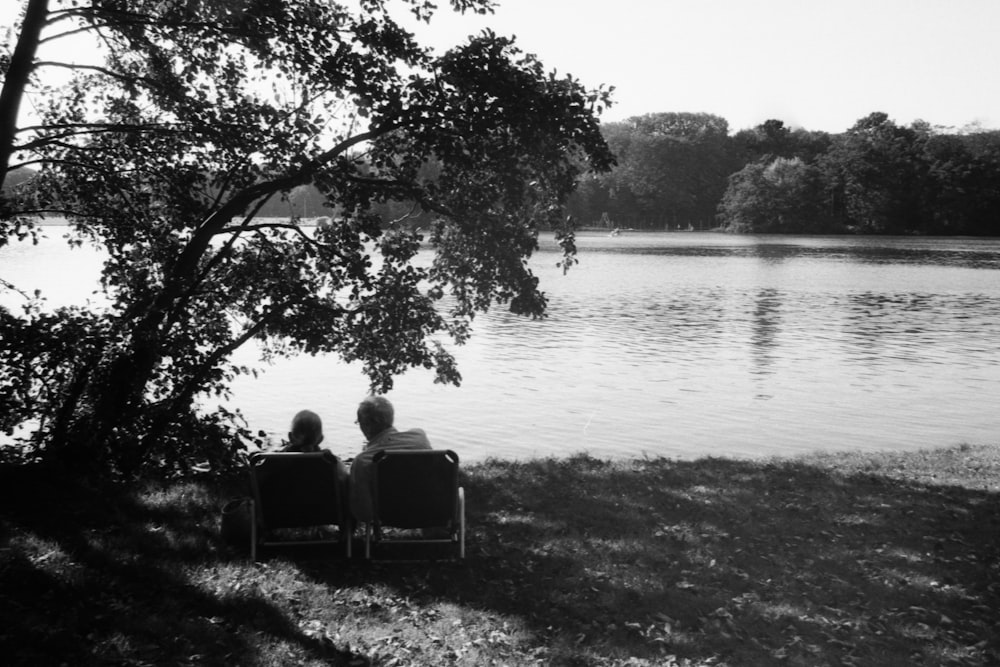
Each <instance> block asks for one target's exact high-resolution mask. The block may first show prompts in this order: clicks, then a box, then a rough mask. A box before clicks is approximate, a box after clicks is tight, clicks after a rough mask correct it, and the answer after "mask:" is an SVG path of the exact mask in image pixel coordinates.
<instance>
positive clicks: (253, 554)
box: [250, 500, 257, 563]
mask: <svg viewBox="0 0 1000 667" xmlns="http://www.w3.org/2000/svg"><path fill="white" fill-rule="evenodd" d="M250 562H251V563H256V562H257V507H256V505H255V504H254V501H253V500H251V501H250Z"/></svg>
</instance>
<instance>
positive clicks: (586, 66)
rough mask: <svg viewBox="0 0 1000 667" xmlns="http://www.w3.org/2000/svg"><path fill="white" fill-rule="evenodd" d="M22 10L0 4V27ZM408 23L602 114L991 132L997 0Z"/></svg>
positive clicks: (852, 0)
mask: <svg viewBox="0 0 1000 667" xmlns="http://www.w3.org/2000/svg"><path fill="white" fill-rule="evenodd" d="M18 4H19V3H18V2H15V0H0V25H10V24H11V23H12V21H13V19H14V16H15V12H16V8H17V5H18ZM438 4H439V5H442V7H447V6H448V4H447V0H438ZM404 16H405V14H403V13H400V14H399V16H398V18H400V19H402V18H403V17H404ZM407 23H408V25H410V26H411V27H413V28H414V29H419V30H420V31H421V34H422V35H423V36H425V38H426V41H427V42H429V43H430V44H432V45H434V46H436V47H438V48H445V47H447V46H450V45H453V44H456V43H458V42H460V41H462V40H464V38H465V37H466V36H467V35H469V34H472V33H477V32H479V31H480V30H481V29H482V28H484V27H487V26H489V27H492V28H493V29H494V31H495V32H497V33H498V34H501V35H516V36H517V41H518V43H519V44H520V46H521V48H522V49H523V50H524V51H527V52H531V53H535V54H537V55H538V56H539V58H540V59H541V60H542V62H543V63H545V65H546V66H547V67H548V68H549V69H552V68H555V69H558V70H559V72H561V73H571V74H573V75H574V76H575V77H577V78H579V79H580V80H581V81H582V82H583V83H584V84H586V85H587V86H596V85H597V84H600V83H605V84H609V85H613V86H615V89H616V90H615V96H614V98H615V100H616V102H617V104H616V105H615V106H614V107H612V109H611V110H610V111H608V112H606V113H605V115H604V116H603V117H602V118H603V119H604V120H622V119H624V118H627V117H629V116H634V115H639V114H644V113H653V112H660V111H692V112H701V111H703V112H707V113H713V114H717V115H719V116H722V117H723V118H725V119H727V120H728V121H729V125H730V130H732V131H736V130H739V129H743V128H747V127H752V126H754V125H757V124H759V123H761V122H763V121H765V120H767V119H768V118H778V119H780V120H783V121H785V122H786V123H787V124H789V125H794V126H801V127H805V128H806V129H810V130H825V131H828V132H840V131H843V130H845V129H847V128H848V127H850V126H851V125H853V124H854V122H855V121H856V120H857V119H859V118H861V117H863V116H866V115H868V114H869V113H870V112H872V111H884V112H886V113H888V114H889V116H890V117H891V118H892V119H894V120H895V121H896V122H897V123H900V124H909V123H911V122H913V121H914V120H917V119H922V120H926V121H928V122H929V123H931V124H933V125H943V126H952V127H962V126H965V125H967V124H969V123H973V122H979V123H980V124H982V126H984V127H986V128H994V129H1000V76H997V71H998V70H1000V0H824V1H823V2H819V1H816V0H499V7H498V9H497V11H496V14H495V15H493V16H488V17H479V16H471V15H470V16H466V17H461V16H457V15H453V13H452V12H451V11H450V10H446V9H442V10H441V11H440V12H439V14H438V15H437V17H436V18H435V20H434V21H433V22H432V25H431V26H430V27H425V26H422V25H420V26H417V24H415V23H412V22H407Z"/></svg>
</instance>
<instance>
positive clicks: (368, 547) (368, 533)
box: [365, 523, 372, 560]
mask: <svg viewBox="0 0 1000 667" xmlns="http://www.w3.org/2000/svg"><path fill="white" fill-rule="evenodd" d="M371 557H372V525H371V524H370V523H365V560H371Z"/></svg>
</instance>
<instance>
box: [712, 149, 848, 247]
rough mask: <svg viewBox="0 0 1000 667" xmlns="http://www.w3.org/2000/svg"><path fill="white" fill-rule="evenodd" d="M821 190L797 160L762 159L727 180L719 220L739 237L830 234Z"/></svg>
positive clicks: (812, 171) (813, 174)
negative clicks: (742, 234) (744, 234)
mask: <svg viewBox="0 0 1000 667" xmlns="http://www.w3.org/2000/svg"><path fill="white" fill-rule="evenodd" d="M820 187H821V185H820V180H819V174H818V172H817V170H816V169H815V168H814V167H812V166H811V165H808V164H806V163H805V162H803V161H802V160H801V159H799V158H783V157H777V158H773V159H771V158H769V157H765V158H761V159H760V160H757V161H755V162H751V163H750V164H748V165H747V166H745V167H744V168H743V169H741V170H740V171H738V172H736V173H735V174H733V175H732V176H730V178H729V187H728V188H727V189H726V193H725V195H724V196H723V198H722V202H721V203H720V204H719V220H720V221H721V222H722V224H723V226H724V227H725V228H726V231H730V232H739V233H751V234H780V233H817V232H824V231H832V230H831V228H830V226H829V224H828V221H827V220H826V218H825V216H824V215H823V212H822V211H821V210H820V206H819V192H820Z"/></svg>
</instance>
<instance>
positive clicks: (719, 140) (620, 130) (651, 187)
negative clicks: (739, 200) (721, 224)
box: [602, 113, 737, 229]
mask: <svg viewBox="0 0 1000 667" xmlns="http://www.w3.org/2000/svg"><path fill="white" fill-rule="evenodd" d="M728 128H729V126H728V123H727V122H726V121H725V119H723V118H720V117H719V116H713V115H710V114H704V113H700V114H694V113H658V114H647V115H645V116H636V117H633V118H630V119H628V120H627V121H625V122H623V123H610V124H608V125H606V126H605V128H604V132H605V136H606V137H607V140H608V144H609V145H610V146H611V149H612V150H613V151H614V152H615V155H616V156H617V157H618V162H619V165H618V168H617V169H615V170H614V171H612V172H611V174H609V175H608V176H606V177H603V178H602V181H603V184H604V187H605V188H606V189H607V191H608V192H609V196H608V199H609V200H610V201H609V204H608V207H607V208H606V209H605V211H608V212H609V214H610V216H611V217H612V218H613V219H615V220H618V221H629V222H630V224H633V223H634V225H635V226H638V227H645V228H649V227H652V228H657V229H663V228H671V229H672V228H677V227H679V226H682V227H685V228H686V227H688V226H689V225H691V226H696V227H698V228H708V227H710V226H711V222H712V220H713V219H714V216H715V207H716V205H717V203H718V201H719V198H720V197H721V196H722V193H723V191H724V190H725V187H726V177H727V176H728V175H729V174H730V173H732V172H733V171H734V170H735V169H736V167H737V165H736V162H735V161H734V160H733V157H732V154H731V151H730V150H729V138H728V131H729V130H728Z"/></svg>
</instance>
